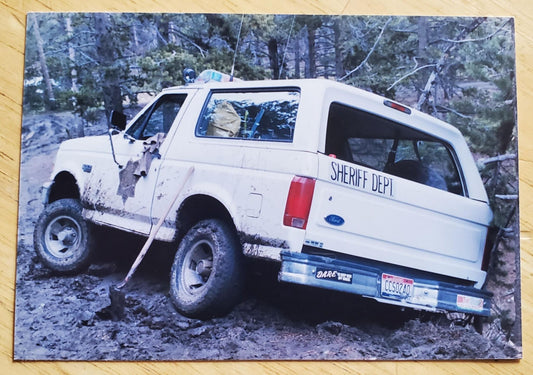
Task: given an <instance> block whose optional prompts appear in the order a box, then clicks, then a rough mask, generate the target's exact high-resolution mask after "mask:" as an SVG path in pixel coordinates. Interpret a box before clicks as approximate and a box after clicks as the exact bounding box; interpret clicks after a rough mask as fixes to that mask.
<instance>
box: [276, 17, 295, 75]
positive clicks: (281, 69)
mask: <svg viewBox="0 0 533 375" xmlns="http://www.w3.org/2000/svg"><path fill="white" fill-rule="evenodd" d="M295 18H296V15H293V16H292V22H291V29H290V30H289V36H288V37H287V43H286V44H285V50H284V51H283V57H282V58H281V66H280V68H279V74H278V79H281V73H282V72H283V64H284V63H285V55H286V54H287V47H288V46H289V42H290V40H291V34H292V27H293V26H294V19H295ZM296 63H297V64H298V62H296Z"/></svg>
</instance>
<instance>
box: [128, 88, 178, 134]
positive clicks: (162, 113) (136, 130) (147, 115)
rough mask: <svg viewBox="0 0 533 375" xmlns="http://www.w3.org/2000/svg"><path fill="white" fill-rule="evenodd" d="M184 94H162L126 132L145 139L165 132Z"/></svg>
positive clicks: (174, 116)
mask: <svg viewBox="0 0 533 375" xmlns="http://www.w3.org/2000/svg"><path fill="white" fill-rule="evenodd" d="M185 97H186V95H177V94H170V95H165V96H162V97H161V98H160V99H159V100H158V101H157V102H156V103H154V104H153V105H152V106H151V107H150V108H148V109H147V110H146V111H145V112H144V113H143V114H142V116H141V117H139V118H138V119H137V121H135V123H134V124H133V125H132V126H130V127H129V128H128V130H127V131H126V133H127V134H128V135H130V136H131V137H133V138H135V139H141V140H145V139H148V138H150V137H153V136H154V135H156V134H159V133H162V134H165V135H166V134H167V133H168V131H169V130H170V127H171V126H172V123H173V122H174V119H175V118H176V116H177V114H178V112H179V110H180V108H181V106H182V104H183V102H184V101H185Z"/></svg>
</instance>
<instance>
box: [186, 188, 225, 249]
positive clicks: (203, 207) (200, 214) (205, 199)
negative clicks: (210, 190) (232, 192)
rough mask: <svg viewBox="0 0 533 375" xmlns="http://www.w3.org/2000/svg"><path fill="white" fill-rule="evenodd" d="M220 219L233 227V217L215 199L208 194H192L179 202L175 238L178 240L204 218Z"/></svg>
mask: <svg viewBox="0 0 533 375" xmlns="http://www.w3.org/2000/svg"><path fill="white" fill-rule="evenodd" d="M214 218H216V219H222V220H224V221H226V222H227V223H229V224H230V225H231V226H233V227H234V228H235V224H234V223H233V219H232V217H231V215H230V213H229V212H228V210H227V209H226V207H225V206H224V205H223V204H222V203H220V201H218V200H217V199H215V198H213V197H210V196H208V195H193V196H191V197H189V198H187V199H186V200H185V201H183V203H182V204H181V206H180V208H179V210H178V216H177V220H176V226H177V233H176V239H177V240H178V241H180V240H181V239H182V238H183V236H184V235H185V233H187V231H188V230H189V229H190V228H191V227H192V226H193V225H194V224H196V223H197V222H199V221H200V220H204V219H214Z"/></svg>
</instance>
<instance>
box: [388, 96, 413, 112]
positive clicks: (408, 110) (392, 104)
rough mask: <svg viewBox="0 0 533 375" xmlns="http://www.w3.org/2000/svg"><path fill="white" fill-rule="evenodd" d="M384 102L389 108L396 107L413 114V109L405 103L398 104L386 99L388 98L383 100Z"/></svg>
mask: <svg viewBox="0 0 533 375" xmlns="http://www.w3.org/2000/svg"><path fill="white" fill-rule="evenodd" d="M383 104H385V105H386V106H387V107H389V108H392V109H395V110H397V111H400V112H403V113H405V114H408V115H410V114H411V109H410V108H408V107H406V106H404V105H401V104H398V103H395V102H392V101H390V100H386V99H385V100H384V101H383Z"/></svg>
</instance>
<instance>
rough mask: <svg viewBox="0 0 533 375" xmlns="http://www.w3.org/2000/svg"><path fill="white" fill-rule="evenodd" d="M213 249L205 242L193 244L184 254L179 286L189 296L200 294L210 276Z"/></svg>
mask: <svg viewBox="0 0 533 375" xmlns="http://www.w3.org/2000/svg"><path fill="white" fill-rule="evenodd" d="M212 265H213V248H212V246H211V244H210V243H209V242H208V241H206V240H200V241H197V242H195V243H194V244H193V245H192V246H191V247H190V250H189V251H188V252H187V254H185V259H184V260H183V266H182V268H181V273H180V275H179V278H180V284H181V285H182V287H183V289H184V290H185V291H187V292H188V293H189V294H197V293H200V292H201V291H202V290H203V289H204V288H205V285H206V284H207V282H208V281H209V277H210V276H211V272H212Z"/></svg>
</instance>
